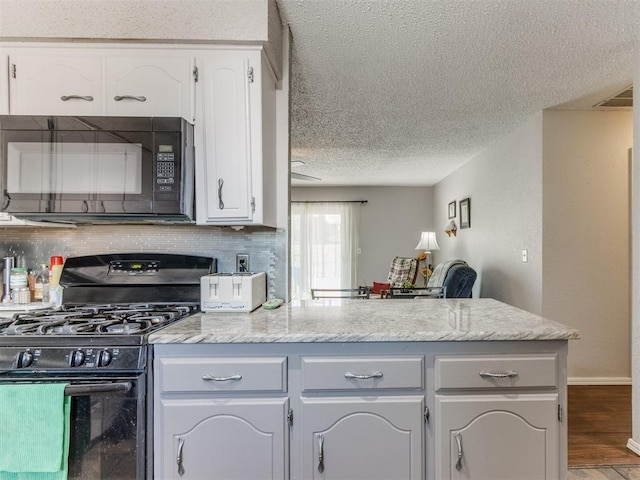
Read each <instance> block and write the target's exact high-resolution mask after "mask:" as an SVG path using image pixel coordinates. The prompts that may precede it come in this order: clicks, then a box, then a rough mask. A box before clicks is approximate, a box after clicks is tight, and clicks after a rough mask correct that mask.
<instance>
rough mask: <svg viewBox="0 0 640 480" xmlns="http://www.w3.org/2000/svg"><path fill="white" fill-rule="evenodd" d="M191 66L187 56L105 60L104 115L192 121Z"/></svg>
mask: <svg viewBox="0 0 640 480" xmlns="http://www.w3.org/2000/svg"><path fill="white" fill-rule="evenodd" d="M193 66H194V62H193V60H192V59H191V58H189V57H188V56H186V55H185V56H181V57H166V58H165V57H141V56H128V55H120V56H118V57H107V59H106V74H105V79H106V84H105V91H106V113H107V115H121V116H158V117H183V118H185V119H187V120H190V121H192V120H193V113H192V109H191V102H190V89H191V82H192V71H193Z"/></svg>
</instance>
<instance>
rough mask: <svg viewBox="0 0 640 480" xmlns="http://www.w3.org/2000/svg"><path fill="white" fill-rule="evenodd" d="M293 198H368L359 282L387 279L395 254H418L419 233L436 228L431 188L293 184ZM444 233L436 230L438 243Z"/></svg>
mask: <svg viewBox="0 0 640 480" xmlns="http://www.w3.org/2000/svg"><path fill="white" fill-rule="evenodd" d="M291 200H292V201H294V202H295V201H302V200H315V201H318V200H343V201H344V200H367V203H366V204H365V205H362V207H361V209H360V248H361V249H362V253H361V254H360V255H359V256H358V257H359V258H358V283H360V284H366V285H371V284H372V283H373V282H374V281H375V282H386V280H387V275H388V274H389V266H390V265H391V260H392V259H393V257H395V256H402V257H413V256H416V255H417V254H418V253H419V252H417V251H416V250H415V247H416V245H417V244H418V240H420V233H421V232H423V231H426V230H432V229H433V228H434V227H435V224H434V222H433V217H432V211H433V208H432V205H433V195H432V188H431V187H293V188H292V189H291ZM445 236H446V235H445V234H444V233H443V232H441V231H440V232H439V233H437V239H438V242H440V243H441V242H442V241H443V237H445ZM434 255H435V259H436V262H437V261H438V258H442V257H440V256H439V252H434Z"/></svg>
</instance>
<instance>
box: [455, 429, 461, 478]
mask: <svg viewBox="0 0 640 480" xmlns="http://www.w3.org/2000/svg"><path fill="white" fill-rule="evenodd" d="M456 444H457V445H458V461H457V462H456V470H458V471H460V470H462V435H460V432H457V433H456Z"/></svg>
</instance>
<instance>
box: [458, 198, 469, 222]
mask: <svg viewBox="0 0 640 480" xmlns="http://www.w3.org/2000/svg"><path fill="white" fill-rule="evenodd" d="M460 228H471V199H470V198H464V199H462V200H460Z"/></svg>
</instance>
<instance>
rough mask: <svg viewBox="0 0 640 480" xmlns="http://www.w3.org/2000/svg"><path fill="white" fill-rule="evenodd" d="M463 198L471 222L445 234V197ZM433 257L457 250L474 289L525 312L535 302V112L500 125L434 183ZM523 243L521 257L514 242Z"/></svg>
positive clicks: (538, 139)
mask: <svg viewBox="0 0 640 480" xmlns="http://www.w3.org/2000/svg"><path fill="white" fill-rule="evenodd" d="M467 197H469V198H470V199H471V228H468V229H460V228H459V227H460V211H459V210H460V209H459V205H458V208H457V218H456V223H457V224H458V228H459V229H458V235H457V236H456V237H447V236H446V235H444V234H443V233H442V232H444V228H445V226H446V224H447V223H448V221H449V220H448V215H447V214H448V210H447V206H448V204H449V202H451V201H454V200H455V201H457V202H458V201H460V200H462V199H464V198H467ZM434 206H435V215H434V217H435V221H436V225H437V228H436V231H437V232H439V233H441V236H440V237H439V244H440V248H441V250H440V252H438V253H439V258H441V259H449V258H462V259H464V260H466V261H467V262H468V263H469V265H470V266H471V267H473V268H474V269H475V270H476V271H477V272H478V278H477V280H476V283H475V285H474V292H473V296H474V297H476V298H477V297H491V298H495V299H497V300H501V301H503V302H506V303H509V304H511V305H514V306H517V307H520V308H523V309H525V310H528V311H530V312H534V313H540V311H541V307H542V290H541V275H542V113H539V114H536V115H534V116H533V117H531V118H530V119H529V120H528V121H527V122H526V123H524V124H523V125H522V126H520V127H519V128H517V129H516V130H514V131H513V132H510V133H508V134H507V135H506V136H505V137H504V138H502V139H501V140H500V141H499V142H497V143H496V144H495V145H493V146H492V147H490V148H489V149H487V150H486V151H484V152H482V153H481V154H479V155H478V156H476V157H475V158H473V159H472V160H471V161H469V162H467V163H466V164H465V165H463V166H462V167H461V168H459V169H458V170H456V171H455V172H454V173H452V174H451V175H449V176H448V177H447V178H445V179H444V180H442V181H441V182H440V183H438V184H437V185H436V186H435V187H434ZM523 249H527V250H528V256H529V261H528V263H523V262H522V250H523Z"/></svg>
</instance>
